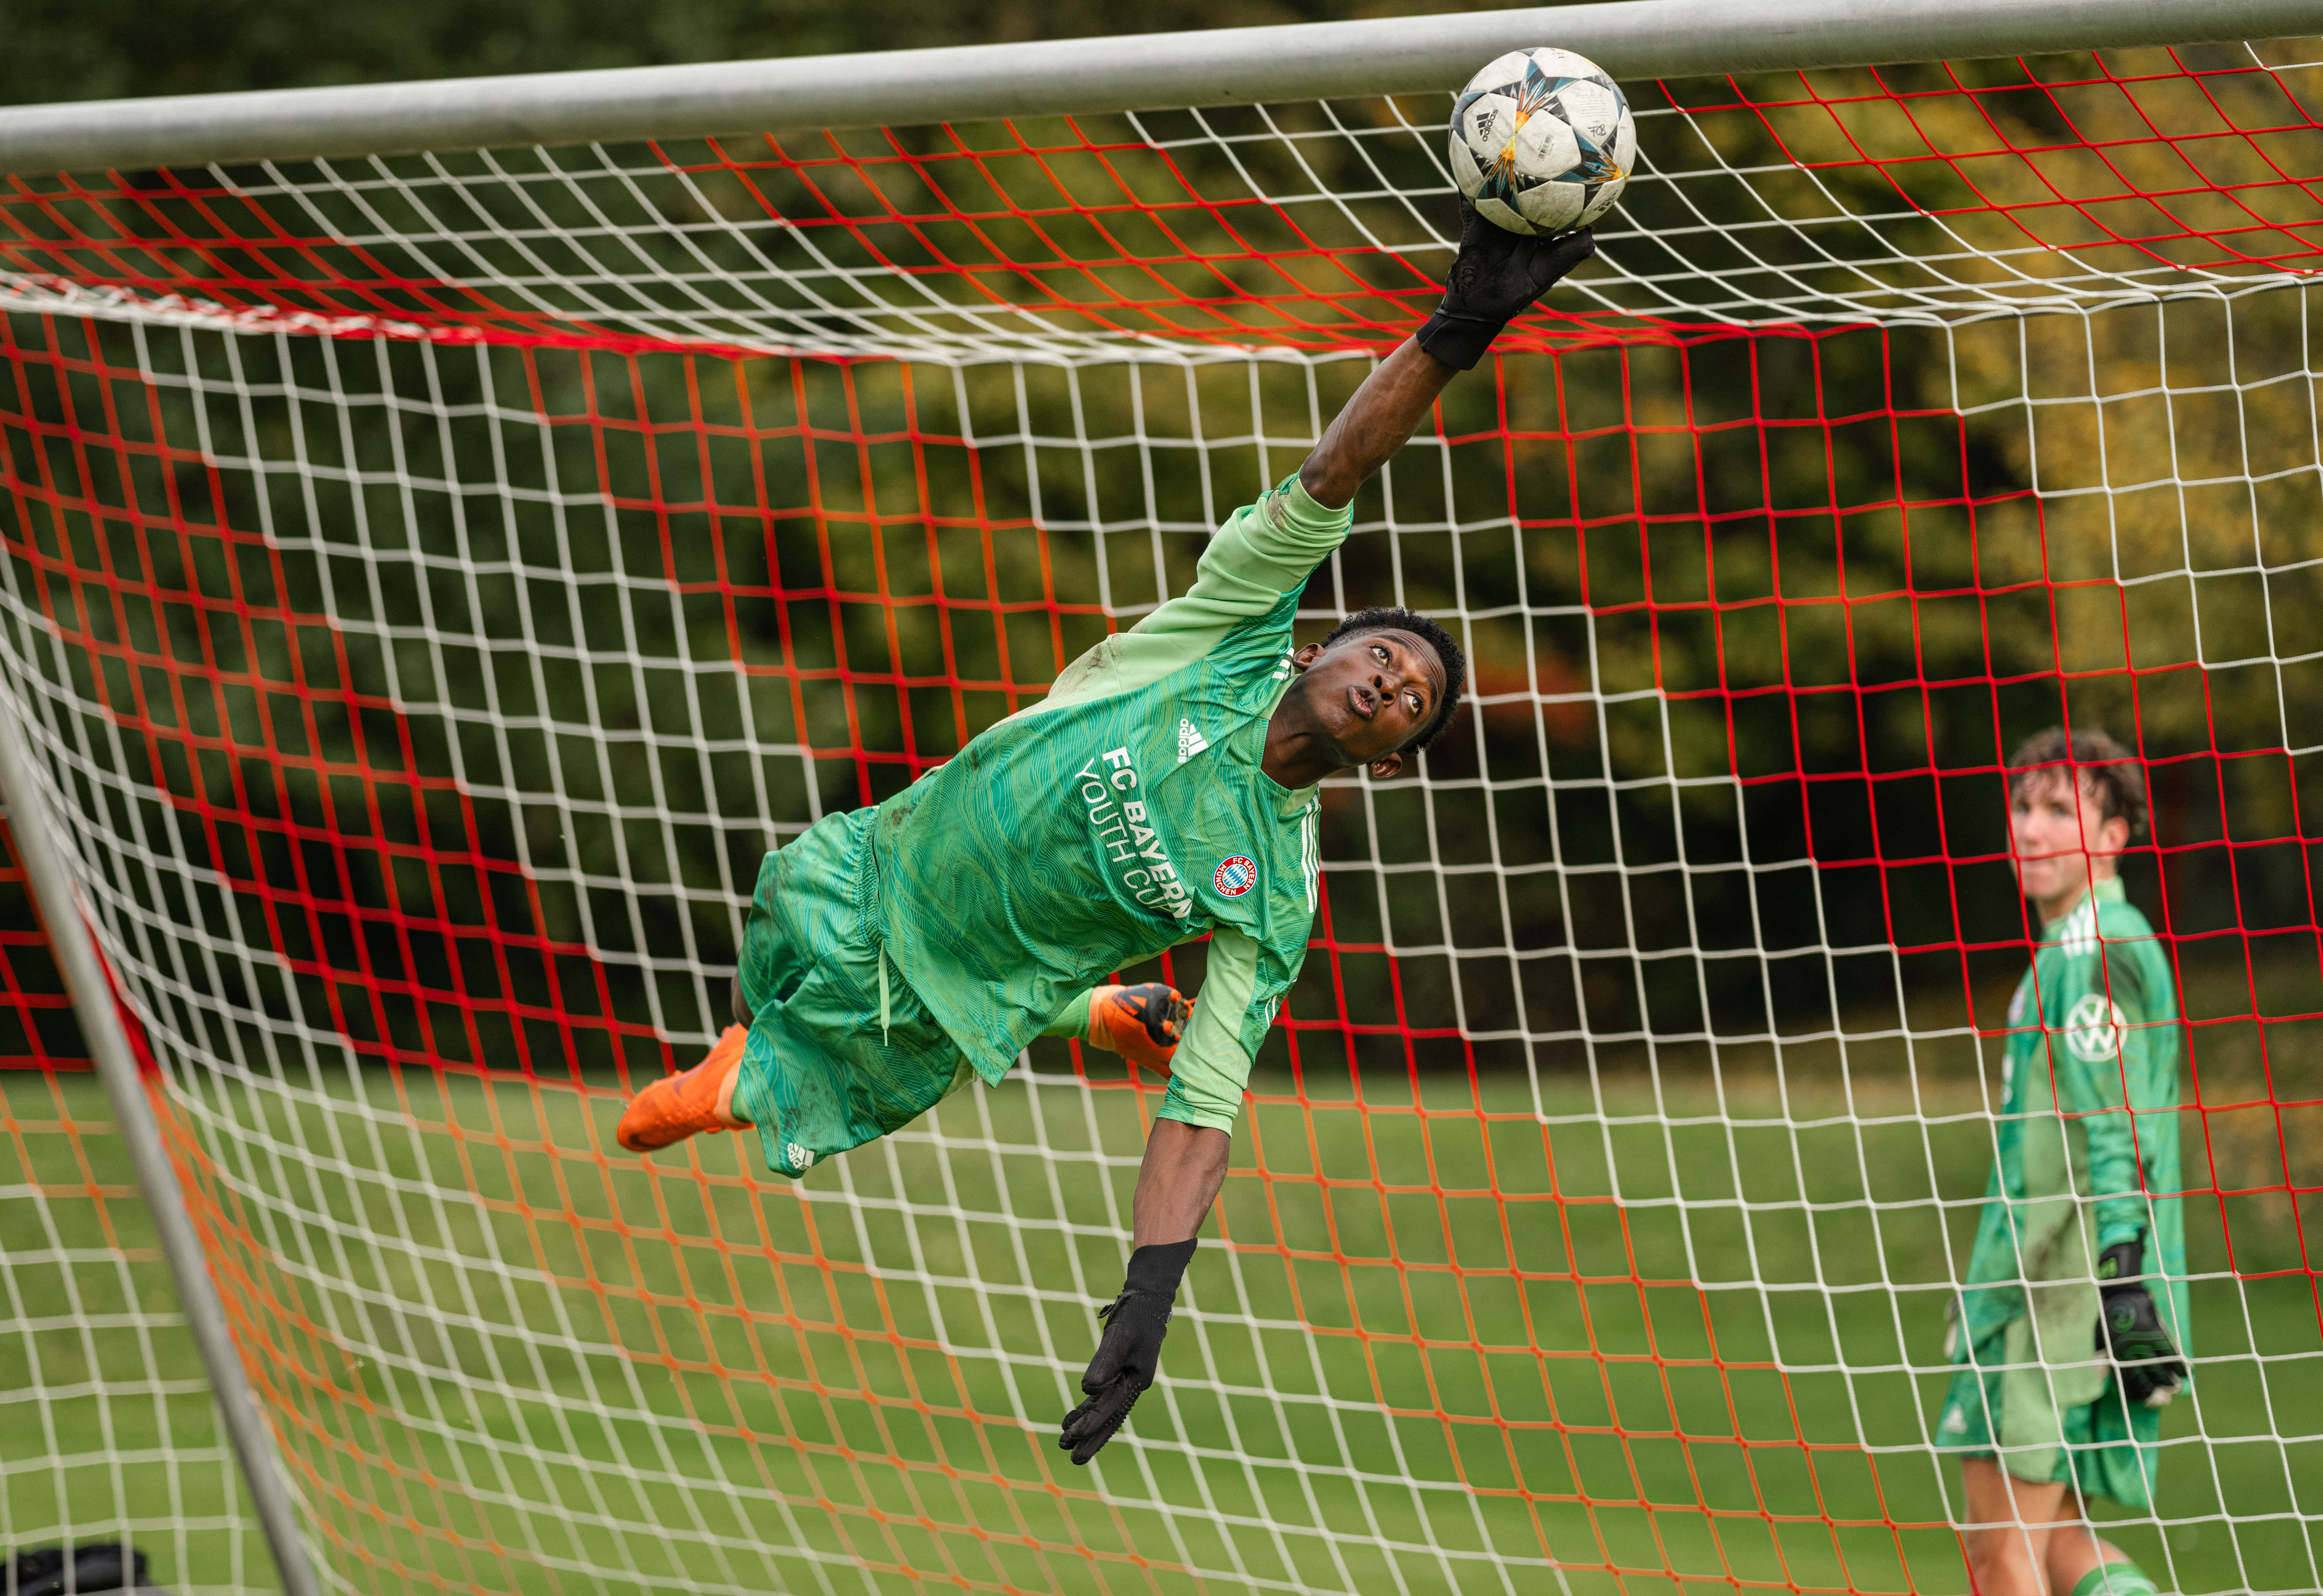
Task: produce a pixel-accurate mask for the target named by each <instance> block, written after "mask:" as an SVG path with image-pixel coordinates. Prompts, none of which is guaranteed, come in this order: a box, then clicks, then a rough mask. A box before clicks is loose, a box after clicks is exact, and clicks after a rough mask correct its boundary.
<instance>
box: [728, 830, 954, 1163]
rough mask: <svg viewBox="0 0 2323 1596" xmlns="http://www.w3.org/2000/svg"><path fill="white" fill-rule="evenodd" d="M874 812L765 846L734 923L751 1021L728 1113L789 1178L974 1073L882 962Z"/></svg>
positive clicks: (907, 1115) (902, 1118)
mask: <svg viewBox="0 0 2323 1596" xmlns="http://www.w3.org/2000/svg"><path fill="white" fill-rule="evenodd" d="M876 819H877V810H873V809H859V810H854V811H851V812H849V813H846V814H834V815H826V816H825V817H823V819H822V820H821V821H817V822H816V823H815V824H814V825H813V826H811V827H809V828H808V829H807V830H806V831H805V832H804V833H803V834H802V835H800V836H799V837H797V838H795V839H793V840H792V841H791V843H790V845H789V846H788V847H786V848H778V849H776V851H775V852H773V853H770V854H768V855H767V858H766V861H765V863H764V864H762V865H761V866H760V867H758V888H757V891H756V893H755V894H754V895H753V896H752V898H751V901H750V916H749V920H748V922H747V923H746V924H745V925H744V927H743V931H742V955H741V970H740V972H739V981H740V985H741V989H742V1003H743V1006H744V1007H746V1008H747V1009H748V1011H749V1013H750V1015H751V1020H750V1034H749V1041H748V1043H747V1044H746V1045H745V1047H744V1049H743V1051H742V1073H741V1078H740V1079H739V1080H738V1081H737V1082H736V1083H735V1087H734V1111H735V1113H736V1114H739V1116H741V1117H742V1118H745V1119H747V1120H748V1121H749V1122H750V1123H751V1124H754V1125H756V1126H758V1140H759V1143H760V1146H761V1147H762V1149H763V1150H764V1151H765V1154H766V1159H767V1168H768V1169H772V1170H773V1171H774V1172H775V1173H776V1174H777V1175H783V1176H787V1177H789V1178H790V1179H797V1178H798V1177H799V1176H801V1175H803V1174H805V1173H806V1171H807V1170H808V1169H811V1168H812V1167H813V1165H814V1163H815V1161H816V1160H819V1159H826V1158H830V1157H831V1156H832V1155H834V1154H836V1153H841V1152H845V1151H848V1150H849V1148H854V1147H860V1146H862V1145H863V1144H864V1143H865V1142H871V1141H876V1140H877V1139H878V1138H879V1137H881V1136H885V1135H886V1134H887V1133H889V1132H891V1131H895V1130H899V1129H901V1128H902V1127H903V1126H904V1125H906V1124H910V1123H911V1122H912V1121H914V1120H915V1119H917V1118H919V1116H920V1115H922V1114H925V1113H926V1112H927V1111H928V1110H929V1109H931V1108H932V1107H934V1106H935V1105H936V1104H938V1103H939V1102H941V1101H942V1099H943V1098H944V1097H945V1096H946V1095H948V1094H949V1093H950V1092H951V1091H952V1090H953V1089H954V1088H955V1087H959V1086H960V1085H962V1084H964V1083H965V1082H967V1081H969V1080H972V1079H974V1078H975V1074H976V1072H975V1070H974V1069H972V1068H971V1067H970V1066H969V1061H968V1058H967V1056H966V1055H965V1054H963V1053H962V1052H961V1051H960V1049H959V1048H958V1047H957V1046H956V1045H955V1044H954V1043H953V1041H952V1040H951V1038H950V1035H948V1034H947V1033H946V1032H945V1031H944V1029H943V1028H942V1027H941V1025H939V1024H937V1023H936V1020H935V1016H934V1015H932V1014H930V1013H929V1012H928V1009H927V1005H926V1004H923V1003H922V1002H921V1001H920V997H919V994H917V993H916V992H914V991H913V990H912V988H911V986H909V985H908V984H907V983H905V981H904V978H903V975H902V972H900V971H899V970H897V969H896V968H895V966H894V965H893V964H892V963H890V962H888V960H887V959H886V950H885V946H884V943H883V940H882V938H881V925H880V903H879V867H878V860H877V857H876V856H875V855H874V853H873V852H872V848H871V837H870V832H871V826H872V824H873V822H874V821H875V820H876Z"/></svg>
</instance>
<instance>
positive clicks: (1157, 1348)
mask: <svg viewBox="0 0 2323 1596" xmlns="http://www.w3.org/2000/svg"><path fill="white" fill-rule="evenodd" d="M1461 224H1462V228H1461V237H1460V252H1459V254H1458V255H1457V256H1456V257H1455V259H1454V261H1453V262H1452V271H1451V275H1450V276H1449V277H1448V278H1447V279H1446V283H1445V289H1446V292H1445V296H1444V302H1443V304H1442V305H1441V306H1440V307H1438V308H1437V312H1436V314H1435V315H1434V316H1430V317H1429V318H1428V322H1427V324H1426V325H1425V326H1422V327H1421V328H1420V329H1419V333H1418V334H1416V335H1414V336H1412V337H1410V338H1409V339H1406V340H1405V341H1404V343H1403V344H1400V346H1399V347H1398V348H1397V349H1396V350H1395V352H1394V353H1391V354H1390V355H1389V356H1388V357H1387V358H1386V359H1385V360H1383V361H1382V362H1380V363H1379V365H1378V366H1377V367H1375V368H1374V369H1373V371H1372V373H1371V375H1370V376H1368V377H1366V378H1365V379H1364V380H1363V386H1362V387H1360V388H1358V389H1356V390H1355V392H1354V398H1352V399H1349V400H1348V401H1347V403H1346V407H1345V408H1344V409H1342V410H1341V411H1340V412H1339V414H1338V416H1337V417H1336V418H1334V419H1333V421H1332V422H1331V425H1330V427H1328V428H1327V429H1326V430H1325V432H1324V434H1323V436H1322V438H1321V440H1320V441H1319V442H1318V443H1317V444H1316V445H1315V449H1314V452H1313V453H1312V454H1309V455H1308V457H1307V462H1306V463H1305V464H1304V465H1303V466H1301V467H1300V469H1299V482H1300V485H1301V486H1303V487H1304V488H1305V489H1306V491H1307V493H1308V497H1310V498H1312V499H1313V500H1315V501H1316V502H1317V503H1318V504H1320V505H1322V506H1323V507H1325V508H1326V509H1340V508H1342V507H1344V506H1345V505H1347V504H1349V503H1351V502H1353V501H1354V497H1355V492H1356V490H1358V489H1359V488H1361V487H1362V486H1363V483H1364V482H1366V481H1368V480H1369V479H1370V477H1371V474H1372V473H1373V472H1375V471H1377V470H1379V468H1380V467H1381V466H1382V465H1384V464H1385V463H1387V460H1388V457H1389V456H1390V455H1391V454H1394V453H1395V452H1396V450H1398V449H1400V448H1401V447H1402V446H1403V445H1404V444H1405V443H1406V442H1407V441H1409V438H1410V437H1411V435H1412V432H1413V430H1414V429H1415V428H1417V427H1419V423H1420V421H1421V420H1422V419H1423V418H1424V417H1426V416H1427V415H1428V411H1429V410H1430V409H1431V408H1433V407H1434V406H1435V403H1436V399H1437V396H1438V395H1439V394H1441V393H1442V392H1443V391H1444V389H1445V387H1446V384H1448V383H1449V382H1450V381H1452V379H1453V378H1454V377H1455V375H1457V374H1458V373H1459V372H1461V371H1466V370H1468V369H1469V368H1470V367H1472V366H1474V364H1475V363H1476V362H1478V361H1479V360H1481V359H1483V355H1484V352H1485V351H1486V350H1487V349H1488V348H1490V347H1491V345H1492V339H1493V338H1494V337H1495V336H1496V335H1498V334H1499V333H1500V331H1501V328H1502V327H1504V326H1507V325H1508V323H1509V322H1510V320H1512V319H1513V318H1515V317H1516V316H1519V315H1520V314H1521V313H1522V312H1523V311H1524V310H1525V308H1526V307H1529V306H1530V305H1531V304H1532V302H1533V301H1534V300H1535V299H1537V298H1539V297H1540V296H1541V295H1542V294H1544V293H1546V292H1547V290H1548V289H1549V287H1550V286H1551V285H1552V284H1554V283H1555V282H1556V280H1557V279H1559V278H1561V277H1563V276H1564V275H1565V273H1566V272H1568V271H1572V270H1573V268H1574V267H1575V266H1577V265H1579V264H1580V263H1581V262H1582V261H1585V260H1587V259H1588V258H1589V256H1590V255H1591V254H1592V253H1593V252H1594V251H1595V249H1596V243H1595V242H1594V241H1593V239H1592V238H1591V237H1590V235H1589V234H1588V233H1587V232H1586V231H1585V230H1584V231H1582V232H1578V233H1569V234H1565V236H1564V237H1562V238H1555V239H1545V238H1537V237H1535V238H1521V237H1519V236H1518V235H1516V234H1512V233H1506V232H1503V231H1501V229H1500V228H1498V227H1496V226H1494V225H1492V224H1491V223H1488V222H1485V221H1483V219H1481V218H1480V217H1478V216H1477V215H1476V214H1475V211H1474V208H1473V207H1471V206H1469V205H1468V203H1467V201H1465V200H1462V201H1461ZM1358 644H1369V645H1373V646H1377V647H1379V649H1380V652H1381V654H1382V663H1381V666H1380V668H1381V669H1382V670H1383V671H1387V672H1398V671H1403V670H1406V669H1409V665H1408V663H1407V661H1406V660H1405V657H1404V651H1403V650H1402V648H1401V645H1400V644H1398V643H1395V642H1394V641H1393V640H1392V636H1391V637H1388V638H1382V637H1377V636H1373V637H1369V638H1357V639H1353V640H1351V641H1350V642H1349V643H1348V644H1347V645H1345V647H1350V648H1352V647H1356V646H1357V645H1358ZM1312 652H1313V649H1312V647H1310V648H1308V649H1302V650H1300V651H1299V655H1298V656H1294V658H1295V659H1296V660H1297V661H1298V662H1299V668H1300V669H1301V670H1307V669H1309V668H1311V666H1312V665H1313V664H1314V663H1315V662H1313V661H1312V660H1310V659H1309V657H1308V656H1310V655H1311V654H1312ZM1363 668H1364V669H1365V670H1366V671H1368V670H1369V669H1371V667H1370V666H1369V665H1365V666H1364V667H1363ZM1435 687H1436V690H1437V691H1439V692H1440V690H1441V687H1442V683H1440V682H1438V683H1436V684H1435ZM1400 696H1401V694H1400V692H1390V693H1387V694H1386V695H1385V697H1386V699H1387V700H1388V701H1390V702H1392V701H1394V700H1396V699H1399V698H1400ZM1414 702H1415V703H1419V704H1420V705H1421V706H1422V711H1423V712H1422V715H1421V719H1422V720H1425V713H1424V710H1425V708H1426V707H1429V706H1432V704H1433V702H1434V696H1433V694H1432V693H1430V694H1429V695H1428V696H1427V697H1426V698H1425V699H1416V700H1415V701H1414ZM1379 713H1380V716H1381V718H1382V719H1383V718H1384V716H1385V715H1386V713H1387V711H1386V709H1385V707H1384V705H1382V710H1381V711H1379ZM1277 719H1278V723H1279V722H1280V720H1281V711H1278V717H1277ZM1308 746H1312V745H1311V744H1309V745H1308ZM1382 753H1383V754H1384V756H1385V757H1384V758H1383V759H1381V760H1378V761H1373V760H1372V759H1370V758H1368V757H1366V758H1364V759H1361V760H1357V761H1355V762H1354V763H1345V762H1343V761H1339V760H1333V761H1329V762H1328V764H1329V765H1330V766H1331V768H1339V769H1354V768H1358V767H1359V766H1360V765H1362V764H1365V763H1369V764H1371V765H1372V768H1373V771H1374V772H1375V773H1388V772H1391V771H1392V770H1393V769H1394V768H1395V765H1396V762H1397V756H1396V755H1395V754H1394V753H1393V752H1392V751H1391V750H1382ZM1269 774H1270V775H1277V779H1284V778H1283V777H1282V776H1281V775H1279V774H1278V773H1276V772H1275V771H1273V770H1272V768H1271V767H1270V770H1269ZM1324 774H1327V771H1325V770H1322V769H1316V770H1313V771H1308V772H1305V773H1304V774H1303V775H1302V779H1301V781H1292V782H1290V783H1289V784H1290V785H1293V786H1296V785H1299V784H1302V783H1303V781H1304V780H1312V779H1319V777H1320V775H1324ZM1245 1067H1246V1060H1245ZM1230 1144H1231V1143H1230V1139H1229V1135H1228V1133H1226V1131H1223V1130H1219V1129H1217V1128H1216V1127H1214V1126H1209V1125H1195V1124H1186V1123H1184V1122H1182V1121H1180V1120H1176V1119H1167V1118H1157V1119H1156V1120H1155V1121H1154V1124H1153V1130H1152V1134H1151V1135H1150V1136H1149V1137H1148V1138H1147V1140H1146V1143H1145V1160H1144V1162H1143V1164H1142V1165H1141V1166H1140V1167H1139V1169H1138V1172H1137V1192H1136V1196H1135V1197H1134V1199H1133V1202H1132V1208H1133V1215H1134V1219H1133V1223H1134V1234H1133V1237H1132V1240H1131V1252H1130V1258H1129V1271H1128V1276H1127V1278H1126V1280H1124V1282H1123V1284H1122V1289H1121V1293H1120V1295H1119V1296H1117V1297H1116V1298H1114V1300H1113V1302H1112V1303H1111V1304H1110V1305H1108V1306H1107V1307H1106V1308H1104V1309H1103V1310H1102V1317H1103V1318H1104V1320H1105V1333H1104V1335H1103V1337H1102V1339H1101V1340H1100V1342H1099V1343H1098V1346H1097V1356H1096V1358H1095V1359H1093V1360H1092V1361H1091V1362H1090V1363H1089V1366H1088V1372H1087V1373H1086V1374H1084V1375H1083V1376H1082V1377H1081V1390H1082V1391H1083V1393H1084V1394H1085V1396H1086V1400H1084V1401H1083V1402H1082V1403H1081V1404H1080V1405H1079V1407H1077V1408H1074V1409H1073V1410H1072V1411H1071V1412H1070V1413H1069V1414H1067V1415H1066V1416H1065V1425H1064V1433H1063V1435H1062V1436H1061V1438H1060V1440H1059V1442H1058V1445H1060V1446H1061V1447H1062V1448H1063V1449H1064V1450H1065V1451H1067V1452H1069V1453H1070V1454H1072V1459H1073V1461H1074V1462H1075V1463H1088V1461H1089V1459H1090V1458H1092V1457H1094V1456H1096V1455H1097V1450H1098V1449H1099V1448H1100V1447H1102V1446H1103V1445H1105V1444H1106V1442H1107V1441H1109V1440H1111V1439H1112V1438H1113V1436H1114V1434H1115V1432H1116V1431H1117V1430H1119V1429H1120V1428H1121V1426H1122V1422H1123V1420H1125V1419H1126V1418H1127V1417H1129V1409H1130V1408H1131V1406H1132V1405H1133V1404H1134V1403H1135V1402H1136V1400H1137V1399H1138V1397H1139V1395H1140V1394H1141V1393H1143V1391H1144V1390H1145V1388H1146V1387H1147V1386H1149V1385H1151V1384H1152V1381H1153V1376H1154V1372H1155V1371H1156V1370H1157V1369H1158V1368H1159V1367H1160V1364H1161V1338H1162V1336H1163V1335H1165V1334H1166V1333H1167V1331H1168V1328H1169V1323H1170V1310H1171V1305H1172V1304H1173V1303H1174V1302H1175V1301H1176V1300H1177V1296H1178V1286H1179V1282H1180V1280H1182V1279H1183V1278H1184V1276H1185V1272H1186V1265H1187V1264H1188V1263H1189V1261H1191V1260H1192V1258H1193V1255H1194V1238H1195V1235H1196V1234H1197V1233H1198V1232H1199V1231H1200V1229H1201V1226H1202V1221H1203V1219H1204V1217H1205V1216H1206V1215H1208V1213H1209V1211H1210V1206H1211V1205H1212V1204H1213V1203H1215V1202H1216V1201H1217V1195H1218V1188H1220V1187H1221V1186H1223V1185H1224V1184H1225V1182H1226V1153H1227V1150H1228V1148H1229V1146H1230Z"/></svg>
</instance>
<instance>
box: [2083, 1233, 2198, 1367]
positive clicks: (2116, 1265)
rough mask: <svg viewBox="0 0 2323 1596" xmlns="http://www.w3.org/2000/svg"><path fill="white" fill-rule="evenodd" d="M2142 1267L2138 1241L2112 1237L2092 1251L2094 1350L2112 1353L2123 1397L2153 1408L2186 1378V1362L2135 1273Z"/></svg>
mask: <svg viewBox="0 0 2323 1596" xmlns="http://www.w3.org/2000/svg"><path fill="white" fill-rule="evenodd" d="M2144 1272H2145V1245H2144V1243H2143V1242H2116V1243H2114V1244H2113V1245H2112V1246H2110V1247H2107V1249H2106V1250H2105V1251H2104V1252H2100V1253H2098V1298H2100V1300H2101V1301H2102V1302H2103V1303H2104V1310H2103V1312H2102V1313H2101V1314H2100V1315H2099V1316H2098V1351H2099V1352H2109V1353H2112V1354H2113V1372H2114V1379H2115V1380H2117V1381H2119V1382H2120V1384H2121V1394H2122V1396H2123V1398H2124V1399H2126V1400H2128V1401H2130V1402H2132V1403H2137V1404H2142V1405H2144V1406H2145V1407H2148V1408H2159V1407H2161V1406H2162V1405H2163V1404H2164V1403H2166V1402H2168V1401H2169V1400H2170V1399H2171V1398H2172V1397H2174V1396H2176V1395H2177V1394H2178V1388H2179V1387H2180V1386H2181V1385H2183V1384H2184V1383H2185V1380H2186V1362H2185V1360H2184V1359H2182V1358H2181V1357H2180V1356H2179V1355H2178V1347H2177V1344H2176V1343H2174V1342H2172V1341H2171V1339H2170V1332H2169V1330H2168V1329H2166V1328H2165V1327H2164V1326H2163V1325H2162V1315H2161V1313H2160V1311H2159V1310H2157V1309H2156V1308H2155V1307H2154V1306H2153V1292H2152V1291H2150V1290H2148V1289H2146V1285H2145V1282H2144V1280H2139V1279H2138V1278H2137V1277H2138V1276H2140V1275H2142V1274H2144Z"/></svg>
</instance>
